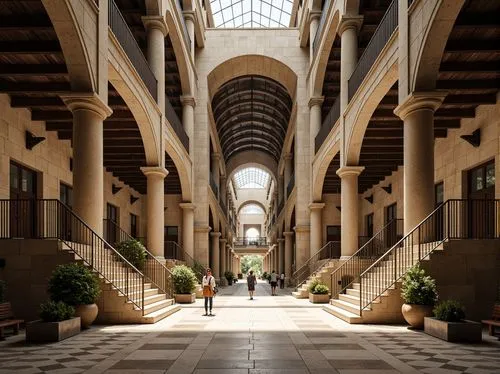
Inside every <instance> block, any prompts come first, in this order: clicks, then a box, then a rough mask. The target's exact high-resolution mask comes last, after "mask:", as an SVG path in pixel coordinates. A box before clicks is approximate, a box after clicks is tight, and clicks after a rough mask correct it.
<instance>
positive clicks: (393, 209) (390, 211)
mask: <svg viewBox="0 0 500 374" xmlns="http://www.w3.org/2000/svg"><path fill="white" fill-rule="evenodd" d="M397 211H398V206H397V204H396V203H394V204H391V205H389V206H388V207H386V208H385V223H389V222H391V221H392V220H393V219H396V218H397V216H398V213H397Z"/></svg>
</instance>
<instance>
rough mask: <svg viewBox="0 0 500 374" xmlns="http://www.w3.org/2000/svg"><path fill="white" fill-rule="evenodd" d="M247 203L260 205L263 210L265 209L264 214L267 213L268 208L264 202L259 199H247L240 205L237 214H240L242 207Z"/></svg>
mask: <svg viewBox="0 0 500 374" xmlns="http://www.w3.org/2000/svg"><path fill="white" fill-rule="evenodd" d="M247 205H258V206H259V207H260V208H262V210H263V211H264V214H266V213H267V209H266V208H265V206H264V204H262V203H261V202H260V201H257V200H247V201H245V202H244V203H242V204H241V205H240V206H239V208H238V212H237V213H236V214H237V215H239V214H240V211H241V209H243V208H244V207H245V206H247Z"/></svg>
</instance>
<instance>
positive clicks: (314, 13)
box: [309, 10, 321, 32]
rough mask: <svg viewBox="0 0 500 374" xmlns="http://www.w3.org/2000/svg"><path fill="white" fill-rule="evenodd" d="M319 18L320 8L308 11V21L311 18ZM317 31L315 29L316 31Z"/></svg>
mask: <svg viewBox="0 0 500 374" xmlns="http://www.w3.org/2000/svg"><path fill="white" fill-rule="evenodd" d="M320 18H321V11H320V10H312V11H310V12H309V22H311V21H312V20H315V19H317V20H319V19H320ZM316 32H317V31H316Z"/></svg>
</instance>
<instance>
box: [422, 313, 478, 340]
mask: <svg viewBox="0 0 500 374" xmlns="http://www.w3.org/2000/svg"><path fill="white" fill-rule="evenodd" d="M424 331H425V333H426V334H429V335H431V336H434V337H436V338H439V339H442V340H446V341H447V342H469V343H477V342H480V341H481V340H482V326H481V324H480V323H478V322H474V321H468V320H462V321H461V322H446V321H440V320H438V319H436V318H434V317H425V319H424Z"/></svg>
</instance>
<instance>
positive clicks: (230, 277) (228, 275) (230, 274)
mask: <svg viewBox="0 0 500 374" xmlns="http://www.w3.org/2000/svg"><path fill="white" fill-rule="evenodd" d="M224 278H226V279H227V284H228V285H229V286H231V285H232V284H233V279H234V273H233V272H232V271H230V270H226V271H225V272H224Z"/></svg>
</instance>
